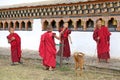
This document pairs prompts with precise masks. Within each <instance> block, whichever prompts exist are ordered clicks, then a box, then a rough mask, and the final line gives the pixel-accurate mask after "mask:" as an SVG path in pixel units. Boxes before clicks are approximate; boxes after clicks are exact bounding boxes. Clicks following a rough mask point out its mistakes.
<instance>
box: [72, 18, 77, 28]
mask: <svg viewBox="0 0 120 80" xmlns="http://www.w3.org/2000/svg"><path fill="white" fill-rule="evenodd" d="M76 23H77V21H76V20H74V22H73V26H74V30H77V26H76Z"/></svg>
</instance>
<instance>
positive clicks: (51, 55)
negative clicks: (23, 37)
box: [39, 25, 59, 71]
mask: <svg viewBox="0 0 120 80" xmlns="http://www.w3.org/2000/svg"><path fill="white" fill-rule="evenodd" d="M54 38H56V39H59V37H57V36H56V34H55V33H53V32H52V26H51V25H49V26H48V27H47V32H45V33H44V34H42V35H41V40H40V46H39V55H40V56H41V57H42V59H43V65H44V66H45V67H46V70H50V71H51V70H53V69H54V68H55V67H56V53H57V52H56V47H55V41H54Z"/></svg>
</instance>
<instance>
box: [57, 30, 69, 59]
mask: <svg viewBox="0 0 120 80" xmlns="http://www.w3.org/2000/svg"><path fill="white" fill-rule="evenodd" d="M61 31H62V29H60V31H59V32H61ZM69 34H71V30H69V29H68V28H67V29H65V31H64V32H63V34H62V35H61V42H63V57H67V58H68V57H70V53H71V51H70V45H69V40H68V36H69Z"/></svg>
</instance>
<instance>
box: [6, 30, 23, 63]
mask: <svg viewBox="0 0 120 80" xmlns="http://www.w3.org/2000/svg"><path fill="white" fill-rule="evenodd" d="M9 32H10V34H9V35H8V36H7V39H8V43H10V45H11V60H12V65H15V62H18V63H20V64H21V63H22V62H21V52H22V51H21V38H20V36H19V35H18V34H17V33H14V28H9Z"/></svg>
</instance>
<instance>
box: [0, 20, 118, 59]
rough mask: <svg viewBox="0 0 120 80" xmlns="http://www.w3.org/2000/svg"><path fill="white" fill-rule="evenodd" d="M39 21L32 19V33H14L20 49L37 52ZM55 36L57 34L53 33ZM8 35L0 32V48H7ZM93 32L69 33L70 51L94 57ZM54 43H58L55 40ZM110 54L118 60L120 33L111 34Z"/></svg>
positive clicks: (39, 31)
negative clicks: (70, 38) (18, 36)
mask: <svg viewBox="0 0 120 80" xmlns="http://www.w3.org/2000/svg"><path fill="white" fill-rule="evenodd" d="M41 30H42V29H41V20H40V19H34V21H33V31H16V33H18V34H19V35H20V37H21V40H22V49H31V50H38V48H39V43H40V35H41V34H42V33H43V32H44V31H41ZM55 32H56V33H57V34H58V32H57V31H55ZM8 34H9V32H8V31H0V47H9V46H10V45H9V44H8V43H7V39H6V36H7V35H8ZM92 34H93V32H79V31H73V32H72V33H71V37H72V42H73V44H71V45H70V46H71V51H72V53H73V52H74V51H81V52H84V53H86V55H89V56H95V55H96V43H95V41H94V40H93V38H92ZM56 43H59V41H57V40H56ZM110 43H111V45H110V54H111V58H119V59H120V53H119V52H120V32H112V35H111V41H110Z"/></svg>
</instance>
